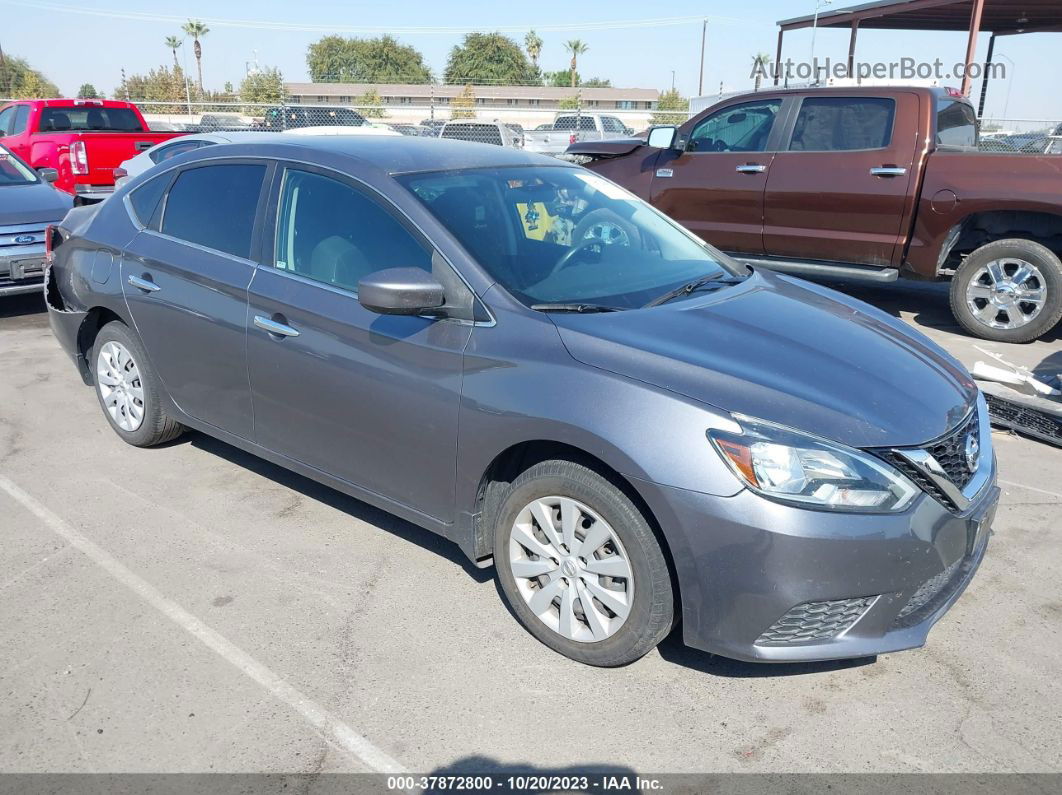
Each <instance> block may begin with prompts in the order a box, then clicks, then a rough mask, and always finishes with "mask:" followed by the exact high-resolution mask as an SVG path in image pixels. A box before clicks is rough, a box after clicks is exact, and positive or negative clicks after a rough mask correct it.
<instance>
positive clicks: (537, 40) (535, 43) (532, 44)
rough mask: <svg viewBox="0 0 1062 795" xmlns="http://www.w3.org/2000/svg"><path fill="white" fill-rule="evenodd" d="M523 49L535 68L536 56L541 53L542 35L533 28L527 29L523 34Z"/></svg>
mask: <svg viewBox="0 0 1062 795" xmlns="http://www.w3.org/2000/svg"><path fill="white" fill-rule="evenodd" d="M524 49H525V50H527V57H528V58H530V59H531V65H532V66H534V67H535V68H536V69H537V68H538V56H539V55H541V54H542V37H541V36H539V35H538V34H537V33H535V31H534V30H529V31H528V32H527V35H526V36H524Z"/></svg>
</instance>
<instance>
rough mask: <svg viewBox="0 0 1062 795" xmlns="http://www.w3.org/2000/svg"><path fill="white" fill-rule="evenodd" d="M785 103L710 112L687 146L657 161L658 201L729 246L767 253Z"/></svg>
mask: <svg viewBox="0 0 1062 795" xmlns="http://www.w3.org/2000/svg"><path fill="white" fill-rule="evenodd" d="M782 103H783V100H782V99H781V98H779V97H766V98H764V99H757V100H754V101H751V102H739V103H736V104H732V105H727V106H726V107H723V108H720V109H718V110H715V111H712V112H710V113H709V114H708V115H707V116H705V117H704V118H702V119H700V120H698V121H697V122H695V123H694V124H693V125H692V126H691V127H690V132H689V135H688V138H687V139H686V143H685V146H684V148H683V149H681V150H680V151H664V152H661V154H660V157H659V158H658V159H657V161H656V170H655V172H654V176H653V182H652V187H651V190H650V201H651V203H652V204H653V205H654V206H655V207H657V208H658V209H660V210H662V211H663V212H664V213H666V214H667V215H670V216H671V217H672V218H674V219H675V220H676V221H678V222H679V223H681V224H682V225H683V226H685V227H686V228H687V229H689V230H690V231H691V232H693V233H694V234H696V235H698V236H699V237H701V238H702V239H704V240H706V241H707V242H709V243H711V244H712V245H714V246H716V247H718V248H721V249H723V250H724V251H734V252H740V253H743V254H762V253H763V191H764V188H765V187H766V185H767V175H768V173H769V172H770V170H771V167H772V166H771V164H772V161H773V158H774V153H773V149H774V148H775V141H776V140H777V139H778V132H780V125H778V124H777V121H778V119H779V118H780V111H781V109H782Z"/></svg>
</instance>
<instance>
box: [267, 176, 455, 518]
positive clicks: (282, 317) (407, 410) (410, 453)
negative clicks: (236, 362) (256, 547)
mask: <svg viewBox="0 0 1062 795" xmlns="http://www.w3.org/2000/svg"><path fill="white" fill-rule="evenodd" d="M275 183H276V186H275V188H274V191H273V196H274V197H275V198H274V199H272V200H271V201H270V206H272V207H276V222H275V229H276V232H275V235H274V240H275V244H274V246H273V254H272V256H271V257H270V258H269V259H268V260H264V261H263V262H262V264H261V265H260V266H259V267H258V269H257V272H256V273H255V277H254V280H253V281H252V283H251V287H250V291H249V293H250V308H249V313H248V317H249V326H248V331H247V361H248V366H249V374H250V384H251V396H252V400H253V405H254V418H255V421H254V430H255V439H256V441H257V442H258V444H260V445H262V446H263V447H265V448H267V449H269V450H272V451H274V452H276V453H280V454H282V455H284V456H287V457H288V458H291V459H294V460H295V461H298V462H300V463H302V464H305V465H308V466H311V467H313V468H315V469H318V470H321V471H323V472H326V473H328V474H330V475H332V476H334V477H337V478H340V479H342V480H344V481H346V482H348V483H352V484H354V485H356V486H359V487H361V488H363V489H366V490H368V491H371V492H373V493H375V494H378V495H382V496H383V497H386V498H387V499H389V500H392V501H394V502H396V503H399V504H402V505H404V506H408V507H411V508H414V509H415V510H417V511H420V512H421V513H424V514H426V515H428V516H431V517H433V518H435V519H438V520H441V521H451V520H452V518H453V516H452V514H453V494H454V482H455V472H456V470H455V462H456V456H457V415H458V408H459V402H460V394H461V372H462V361H463V351H464V348H465V345H466V344H467V342H468V338H469V335H470V331H471V326H470V325H469V324H468V323H463V322H460V321H455V320H442V319H432V318H425V317H409V316H397V315H378V314H375V313H373V312H370V311H369V310H367V309H365V308H364V307H363V306H362V305H361V304H359V303H358V299H357V285H358V281H359V279H361V278H362V277H364V276H367V275H368V274H370V273H372V272H374V271H377V270H382V269H384V268H389V267H419V268H424V269H426V270H432V269H433V267H434V268H435V269H438V268H448V267H449V266H448V265H446V264H445V262H444V261H443V260H442V259H441V257H439V256H437V255H435V256H433V251H432V248H431V247H430V246H429V245H428V243H427V242H426V241H425V240H424V239H423V237H422V236H421V235H420V234H419V233H418V232H417V231H415V230H414V229H413V228H412V227H411V226H410V225H409V224H408V223H407V222H406V221H405V220H404V218H403V217H402V216H401V215H400V214H399V213H397V211H396V210H395V209H394V208H393V206H391V205H390V204H389V203H387V202H386V201H385V200H383V199H382V198H381V197H380V196H379V195H378V194H376V193H374V192H373V191H371V190H369V189H368V188H366V187H364V186H363V185H361V184H360V183H358V182H356V181H353V180H350V179H348V178H346V177H344V176H342V175H339V174H337V173H335V172H331V171H325V170H317V169H314V168H312V167H309V166H298V167H296V166H294V165H291V166H288V167H287V168H286V169H285V170H284V172H283V173H278V175H277V178H276V179H275ZM433 259H434V265H433Z"/></svg>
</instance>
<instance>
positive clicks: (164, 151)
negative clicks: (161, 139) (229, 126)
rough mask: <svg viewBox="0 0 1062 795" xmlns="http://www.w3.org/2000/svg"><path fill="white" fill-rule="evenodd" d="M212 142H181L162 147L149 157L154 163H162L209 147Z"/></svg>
mask: <svg viewBox="0 0 1062 795" xmlns="http://www.w3.org/2000/svg"><path fill="white" fill-rule="evenodd" d="M211 143H213V142H212V141H179V142H177V143H175V144H170V145H169V146H161V147H159V148H158V149H156V150H155V151H154V152H152V153H151V154H149V155H148V157H149V158H150V159H151V162H152V163H161V162H162V161H163V160H169V159H170V158H171V157H177V155H183V154H184V153H185V152H191V151H193V150H194V149H199V148H200V147H203V146H209V145H210V144H211Z"/></svg>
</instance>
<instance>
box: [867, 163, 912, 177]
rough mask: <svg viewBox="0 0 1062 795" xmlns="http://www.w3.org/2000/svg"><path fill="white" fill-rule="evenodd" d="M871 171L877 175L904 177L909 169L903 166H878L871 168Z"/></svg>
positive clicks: (873, 174)
mask: <svg viewBox="0 0 1062 795" xmlns="http://www.w3.org/2000/svg"><path fill="white" fill-rule="evenodd" d="M870 173H871V175H872V176H875V177H902V176H903V175H904V174H906V173H907V169H906V168H904V167H903V166H878V167H877V168H872V169H870Z"/></svg>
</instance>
